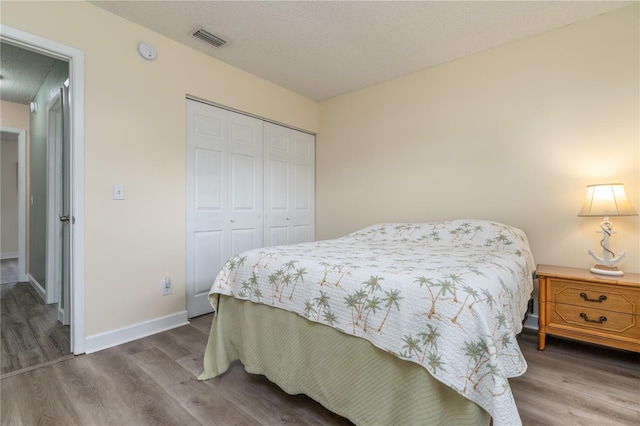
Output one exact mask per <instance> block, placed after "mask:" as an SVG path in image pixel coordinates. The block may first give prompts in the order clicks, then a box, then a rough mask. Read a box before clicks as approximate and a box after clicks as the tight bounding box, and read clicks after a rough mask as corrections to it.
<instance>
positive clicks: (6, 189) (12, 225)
mask: <svg viewBox="0 0 640 426" xmlns="http://www.w3.org/2000/svg"><path fill="white" fill-rule="evenodd" d="M0 151H1V152H0V158H1V159H2V164H1V165H0V171H1V172H2V177H0V179H1V181H2V189H1V190H2V197H1V200H0V210H1V212H0V214H2V229H0V253H2V258H5V257H17V255H18V139H17V137H16V138H15V140H12V139H6V140H5V139H2V140H1V142H0Z"/></svg>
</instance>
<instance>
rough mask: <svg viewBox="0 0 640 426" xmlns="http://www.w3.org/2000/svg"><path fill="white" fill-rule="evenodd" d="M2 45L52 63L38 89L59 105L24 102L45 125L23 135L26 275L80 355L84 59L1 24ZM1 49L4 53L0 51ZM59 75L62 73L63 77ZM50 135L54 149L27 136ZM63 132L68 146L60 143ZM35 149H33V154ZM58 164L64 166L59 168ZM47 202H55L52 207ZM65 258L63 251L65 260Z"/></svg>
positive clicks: (47, 100) (73, 350) (82, 332)
mask: <svg viewBox="0 0 640 426" xmlns="http://www.w3.org/2000/svg"><path fill="white" fill-rule="evenodd" d="M0 42H1V43H2V47H6V46H10V49H14V50H15V49H20V50H21V53H24V52H27V53H29V54H37V55H40V56H42V57H45V58H49V59H53V60H54V65H52V66H51V69H50V70H49V73H53V75H52V76H49V73H48V74H47V77H45V79H44V80H43V81H42V82H41V85H42V84H50V85H51V86H52V87H53V86H57V87H56V90H49V92H48V93H56V92H57V93H59V95H57V96H58V99H57V100H54V99H53V98H52V97H51V96H49V97H44V98H37V97H35V96H34V97H33V98H32V99H31V100H29V102H28V103H29V107H30V109H31V114H32V117H33V114H34V111H35V114H37V113H40V114H41V116H40V117H41V123H44V125H43V126H42V127H41V128H39V129H35V128H34V127H33V126H32V125H30V126H29V130H28V133H27V140H28V142H27V164H26V168H27V170H28V172H27V185H26V187H27V188H26V194H25V200H26V205H27V214H26V216H27V218H26V229H27V235H28V237H27V253H28V255H27V260H26V263H27V266H26V272H27V280H28V281H29V282H31V283H32V284H33V283H34V282H35V283H37V284H39V285H40V287H41V288H42V290H43V291H42V294H40V293H39V292H37V291H36V293H38V295H40V296H43V299H44V301H45V302H47V301H51V300H55V301H57V302H58V304H59V305H61V306H62V308H63V309H62V310H58V309H57V308H56V312H55V317H56V320H61V321H59V322H60V324H62V322H66V323H68V324H69V326H68V329H69V343H68V347H67V350H68V352H70V353H73V354H81V353H84V351H85V349H84V348H85V323H84V318H85V315H84V196H83V192H84V160H83V158H84V139H83V138H84V128H83V122H84V118H83V116H84V54H83V53H82V52H81V51H79V50H77V49H75V48H71V47H68V46H65V45H62V44H59V43H57V42H54V41H51V40H47V39H44V38H42V37H38V36H35V35H32V34H28V33H25V32H22V31H20V30H16V29H13V28H11V27H7V26H4V25H2V26H0ZM4 50H5V49H2V51H3V52H4ZM26 56H29V55H26ZM2 59H3V60H2V68H3V71H2V75H3V82H2V83H3V90H2V96H3V99H2V101H3V104H4V102H5V99H4V96H5V94H6V90H4V89H5V83H7V82H6V81H5V79H6V76H5V72H4V68H5V65H6V64H7V63H8V61H5V58H4V54H3V58H2ZM63 69H64V72H62V70H63ZM65 74H66V75H65ZM47 79H48V80H47ZM65 81H66V84H65ZM47 88H48V89H50V88H51V87H47ZM60 90H61V91H60ZM65 91H66V92H65ZM63 99H64V100H65V101H64V102H63V101H62V100H63ZM38 100H40V102H38ZM32 102H33V103H34V104H35V105H34V104H32ZM50 110H52V111H53V112H52V111H50ZM63 111H64V112H66V114H67V115H66V118H65V119H63V118H62V117H64V116H65V115H64V114H63ZM57 113H59V117H60V119H59V120H57V121H56V124H55V125H54V124H50V123H49V120H50V119H51V117H55V115H56V114H57ZM3 117H4V114H3ZM52 129H54V133H55V132H59V134H60V136H59V141H60V143H61V144H62V145H57V151H56V150H52V151H49V145H48V144H49V142H46V143H45V144H44V146H39V147H36V145H35V144H36V143H37V142H38V141H36V140H32V138H33V137H34V136H35V137H40V136H39V134H43V135H44V136H43V137H44V140H47V141H48V140H50V139H51V132H52ZM65 134H66V145H65V142H64V141H65V136H64V135H65ZM41 148H43V149H41ZM36 149H39V150H38V151H37V152H36ZM56 158H66V160H67V163H66V167H65V168H64V172H65V173H63V172H62V171H61V169H60V168H59V166H57V165H56V164H60V163H56ZM38 162H39V163H38ZM62 163H63V164H64V162H62ZM35 169H37V170H35ZM38 173H42V174H41V175H38ZM65 174H66V177H65ZM51 176H60V178H59V179H58V177H56V179H57V180H56V183H52V182H51ZM56 184H57V186H56ZM52 200H57V201H54V202H53V203H52ZM65 204H66V205H67V206H68V207H67V210H66V211H61V210H59V209H58V207H57V206H60V205H65ZM54 223H55V224H56V225H57V229H58V230H60V229H64V227H65V226H66V227H67V230H68V232H67V233H66V237H65V233H64V232H61V233H60V238H59V239H58V240H57V241H54V240H52V238H51V235H52V234H55V230H54V232H53V233H52V232H51V231H52V230H53V227H52V224H54ZM59 224H61V225H59ZM50 246H53V247H58V249H57V250H58V251H57V253H55V254H53V256H52V253H51V251H50ZM63 252H64V253H66V256H65V254H63ZM46 259H49V263H55V264H56V265H57V267H56V268H55V269H57V271H59V272H60V275H62V276H63V277H65V276H66V279H67V280H68V283H69V284H68V287H67V288H66V289H65V287H58V286H57V285H56V283H55V282H51V281H52V279H51V277H50V276H48V275H47V270H48V267H49V266H50V265H49V264H48V263H47V260H46ZM63 279H65V278H63ZM37 287H38V286H37V285H35V286H34V285H31V288H36V289H37ZM47 299H49V300H47ZM3 306H4V304H3ZM3 320H4V318H3ZM4 329H5V323H4V321H3V332H4ZM3 355H4V354H3ZM3 372H4V371H3Z"/></svg>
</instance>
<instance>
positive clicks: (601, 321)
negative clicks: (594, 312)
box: [580, 312, 607, 324]
mask: <svg viewBox="0 0 640 426" xmlns="http://www.w3.org/2000/svg"><path fill="white" fill-rule="evenodd" d="M580 317H582V318H584V320H585V321H588V322H597V323H598V324H602V323H603V322H605V321H606V320H607V317H605V316H601V317H600V318H599V319H597V320H593V319H589V316H588V315H587V314H585V313H584V312H581V313H580Z"/></svg>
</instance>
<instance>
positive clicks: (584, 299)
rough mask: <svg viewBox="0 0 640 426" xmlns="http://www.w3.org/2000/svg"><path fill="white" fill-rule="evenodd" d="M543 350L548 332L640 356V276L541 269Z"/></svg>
mask: <svg viewBox="0 0 640 426" xmlns="http://www.w3.org/2000/svg"><path fill="white" fill-rule="evenodd" d="M536 274H537V275H538V284H539V292H538V304H539V305H538V307H539V314H538V349H539V350H541V351H542V350H544V347H545V338H546V335H547V334H552V335H556V336H562V337H569V338H571V339H577V340H581V341H584V342H591V343H598V344H601V345H606V346H611V347H614V348H619V349H626V350H630V351H635V352H640V274H632V273H625V274H624V275H623V276H619V277H612V276H605V275H597V274H593V273H591V272H589V270H588V269H579V268H567V267H562V266H550V265H538V268H537V270H536Z"/></svg>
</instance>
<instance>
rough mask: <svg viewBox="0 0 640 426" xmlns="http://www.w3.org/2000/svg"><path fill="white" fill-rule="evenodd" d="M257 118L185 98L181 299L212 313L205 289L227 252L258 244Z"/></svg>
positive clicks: (193, 310) (196, 310) (192, 309)
mask: <svg viewBox="0 0 640 426" xmlns="http://www.w3.org/2000/svg"><path fill="white" fill-rule="evenodd" d="M262 127H263V122H262V121H261V120H258V119H255V118H252V117H248V116H245V115H241V114H237V113H234V112H231V111H227V110H224V109H221V108H216V107H213V106H210V105H206V104H203V103H200V102H196V101H191V100H187V211H186V221H187V223H186V231H187V238H186V244H187V250H186V252H187V253H186V256H187V258H186V267H187V270H186V280H187V281H186V291H187V295H186V302H187V312H188V315H189V317H194V316H198V315H203V314H206V313H209V312H211V311H212V307H211V305H210V304H209V301H208V293H209V290H210V288H211V285H212V284H213V280H214V278H215V277H216V275H217V274H218V272H219V271H220V269H221V267H222V265H223V264H224V263H225V262H226V261H227V260H228V259H229V258H230V257H231V256H233V255H235V254H237V253H240V252H242V251H245V250H249V249H252V248H256V247H262V246H263V234H264V232H263V192H262V191H263V180H262V173H263V170H262V165H263V157H262V132H263V128H262Z"/></svg>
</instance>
